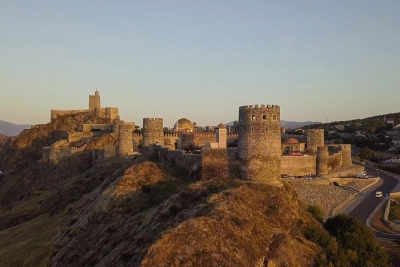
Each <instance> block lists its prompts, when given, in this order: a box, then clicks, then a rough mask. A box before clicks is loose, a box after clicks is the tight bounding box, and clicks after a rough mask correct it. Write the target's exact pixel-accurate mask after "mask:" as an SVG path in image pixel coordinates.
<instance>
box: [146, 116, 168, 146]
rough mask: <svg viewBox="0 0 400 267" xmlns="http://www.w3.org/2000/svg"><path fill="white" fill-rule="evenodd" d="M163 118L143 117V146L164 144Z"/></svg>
mask: <svg viewBox="0 0 400 267" xmlns="http://www.w3.org/2000/svg"><path fill="white" fill-rule="evenodd" d="M163 127H164V126H163V119H160V118H144V119H143V147H148V146H150V145H153V144H157V145H160V146H164V129H163Z"/></svg>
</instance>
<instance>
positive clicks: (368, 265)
mask: <svg viewBox="0 0 400 267" xmlns="http://www.w3.org/2000/svg"><path fill="white" fill-rule="evenodd" d="M324 228H325V230H326V231H327V232H326V231H323V230H322V229H319V228H318V227H315V226H314V227H309V228H307V229H306V231H305V233H304V235H305V237H306V238H308V239H309V240H311V241H313V242H315V243H317V244H319V245H320V246H321V247H322V248H323V250H322V251H321V252H320V253H319V254H318V255H317V258H316V261H315V266H317V267H333V266H337V267H373V266H380V267H389V266H391V265H390V263H389V257H388V255H387V253H386V252H385V251H384V250H383V248H381V247H380V246H379V245H378V244H377V242H376V240H375V237H374V235H373V232H372V231H371V230H370V229H369V228H368V227H367V226H365V225H364V224H363V223H362V222H361V221H359V220H356V219H353V218H350V217H348V216H347V215H344V214H340V215H337V216H336V217H333V218H330V219H328V220H326V222H325V224H324ZM328 233H329V234H328Z"/></svg>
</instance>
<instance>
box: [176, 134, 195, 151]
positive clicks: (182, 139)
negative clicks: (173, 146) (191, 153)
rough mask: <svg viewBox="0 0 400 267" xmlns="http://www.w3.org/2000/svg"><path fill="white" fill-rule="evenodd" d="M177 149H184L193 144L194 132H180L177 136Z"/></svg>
mask: <svg viewBox="0 0 400 267" xmlns="http://www.w3.org/2000/svg"><path fill="white" fill-rule="evenodd" d="M178 140H179V143H178V149H185V148H187V147H189V146H192V145H194V134H193V133H192V134H182V135H180V136H179V139H178Z"/></svg>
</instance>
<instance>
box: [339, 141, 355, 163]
mask: <svg viewBox="0 0 400 267" xmlns="http://www.w3.org/2000/svg"><path fill="white" fill-rule="evenodd" d="M340 151H342V166H343V167H349V166H351V165H353V162H352V161H351V145H350V144H341V145H340Z"/></svg>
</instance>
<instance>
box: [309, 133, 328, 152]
mask: <svg viewBox="0 0 400 267" xmlns="http://www.w3.org/2000/svg"><path fill="white" fill-rule="evenodd" d="M319 146H324V130H323V129H308V130H307V150H310V151H313V152H317V147H319Z"/></svg>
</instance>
